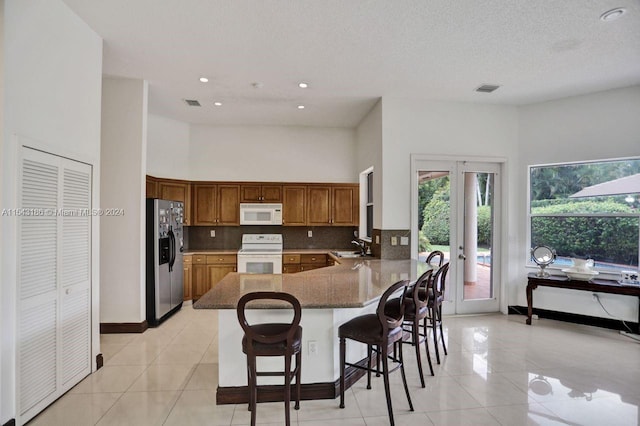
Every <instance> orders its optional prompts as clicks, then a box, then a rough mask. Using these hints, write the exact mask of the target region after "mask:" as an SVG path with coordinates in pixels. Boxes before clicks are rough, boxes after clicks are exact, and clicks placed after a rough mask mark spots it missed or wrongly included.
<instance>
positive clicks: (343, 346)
mask: <svg viewBox="0 0 640 426" xmlns="http://www.w3.org/2000/svg"><path fill="white" fill-rule="evenodd" d="M346 349H347V348H346V343H345V339H344V337H341V338H340V408H344V363H345V352H346Z"/></svg>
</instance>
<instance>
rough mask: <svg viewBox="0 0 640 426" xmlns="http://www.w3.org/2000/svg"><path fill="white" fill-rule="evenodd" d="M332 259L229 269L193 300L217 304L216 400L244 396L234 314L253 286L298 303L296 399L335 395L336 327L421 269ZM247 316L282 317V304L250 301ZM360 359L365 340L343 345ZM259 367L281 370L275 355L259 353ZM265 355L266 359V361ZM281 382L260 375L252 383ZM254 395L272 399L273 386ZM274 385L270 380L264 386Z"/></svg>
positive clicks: (403, 263) (402, 263)
mask: <svg viewBox="0 0 640 426" xmlns="http://www.w3.org/2000/svg"><path fill="white" fill-rule="evenodd" d="M335 260H336V262H335V265H334V266H329V267H325V268H320V269H314V270H311V271H305V272H299V273H295V274H283V275H275V274H274V275H270V274H238V273H229V274H227V275H226V276H225V278H223V279H222V280H221V281H220V282H219V283H218V284H217V285H216V286H215V287H214V288H212V289H211V290H209V291H208V292H207V293H206V294H205V295H203V296H202V297H201V298H200V299H199V300H198V301H197V302H195V303H194V305H193V307H194V308H195V309H218V310H219V319H218V324H219V332H218V347H219V365H218V373H219V378H218V383H219V387H218V392H217V402H218V404H227V403H242V402H246V398H247V391H246V385H247V382H246V360H245V355H244V354H243V353H242V345H241V340H242V336H243V333H242V329H241V328H240V325H239V324H238V319H237V316H236V306H237V302H238V300H239V299H240V297H241V296H242V295H243V294H246V293H249V292H253V291H282V292H286V293H290V294H292V295H294V296H295V297H296V298H297V299H298V300H299V301H300V304H301V305H302V321H301V325H302V327H303V333H302V337H303V342H302V344H303V357H302V398H303V399H322V398H335V397H336V396H337V395H338V394H337V383H338V381H339V378H340V359H339V351H338V327H339V326H340V325H341V324H342V323H344V322H346V321H348V320H349V319H351V318H353V317H355V316H357V315H362V314H363V313H371V312H374V311H375V308H376V305H377V303H376V302H377V301H378V299H379V297H380V295H381V294H382V293H383V292H384V290H385V289H387V288H388V287H389V286H390V285H391V284H393V283H395V282H396V281H399V280H404V279H407V280H412V281H413V280H415V279H416V278H417V277H418V276H419V275H420V274H422V273H423V272H424V271H426V270H427V269H428V266H427V265H426V264H425V263H424V262H418V261H416V260H381V259H372V258H367V257H363V258H354V259H348V258H336V259H335ZM252 308H253V309H252V310H251V312H250V314H251V315H250V318H249V320H250V321H253V322H256V323H258V322H274V321H276V322H278V321H282V322H284V321H288V320H289V317H290V314H289V312H288V311H287V310H283V309H278V307H277V306H274V305H253V306H252ZM365 357H366V346H365V345H355V344H353V345H348V346H347V360H349V361H353V362H355V361H358V360H361V359H363V358H365ZM260 361H265V364H263V365H264V366H266V368H274V369H277V368H281V365H279V364H278V362H279V361H280V364H281V360H277V359H273V360H272V359H266V360H260ZM270 361H273V363H274V364H271V365H270V364H269V362H270ZM264 383H266V384H273V385H276V384H278V383H281V380H278V379H274V380H273V381H272V382H268V381H267V378H265V380H263V381H261V382H260V384H264ZM269 388H270V387H269V386H267V387H266V388H265V392H264V393H262V394H259V400H261V401H266V400H277V395H278V392H277V391H274V392H271V393H270V392H269ZM271 388H272V389H277V386H272V387H271Z"/></svg>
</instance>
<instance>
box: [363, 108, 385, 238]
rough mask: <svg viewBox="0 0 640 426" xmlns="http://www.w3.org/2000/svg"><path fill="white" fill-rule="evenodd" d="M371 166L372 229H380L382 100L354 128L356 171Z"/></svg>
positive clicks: (382, 173) (382, 171) (382, 172)
mask: <svg viewBox="0 0 640 426" xmlns="http://www.w3.org/2000/svg"><path fill="white" fill-rule="evenodd" d="M371 166H373V228H374V229H381V228H382V203H383V202H382V177H383V175H384V170H383V169H382V100H380V101H378V103H376V105H375V106H374V107H373V108H372V109H371V111H369V114H367V115H366V116H365V118H363V119H362V121H361V122H360V124H359V125H358V127H357V128H356V171H357V172H358V173H361V172H362V171H364V170H366V169H368V168H369V167H371Z"/></svg>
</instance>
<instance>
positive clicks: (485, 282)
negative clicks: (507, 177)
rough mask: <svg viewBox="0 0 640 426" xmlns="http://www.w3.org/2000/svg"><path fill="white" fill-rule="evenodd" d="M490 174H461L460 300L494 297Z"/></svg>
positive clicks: (491, 180) (492, 178)
mask: <svg viewBox="0 0 640 426" xmlns="http://www.w3.org/2000/svg"><path fill="white" fill-rule="evenodd" d="M494 179H495V176H494V174H493V173H480V172H473V173H471V172H466V173H464V224H463V226H464V241H462V242H461V243H462V245H463V253H464V257H465V259H464V271H463V274H464V291H463V299H465V300H470V299H471V300H475V299H490V298H492V297H493V271H492V268H491V259H492V247H493V228H494V226H493V225H494V212H493V190H494V188H493V187H494V185H493V182H494Z"/></svg>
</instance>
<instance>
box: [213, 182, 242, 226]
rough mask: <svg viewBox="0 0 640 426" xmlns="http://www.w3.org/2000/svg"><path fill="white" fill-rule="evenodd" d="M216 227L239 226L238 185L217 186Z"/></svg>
mask: <svg viewBox="0 0 640 426" xmlns="http://www.w3.org/2000/svg"><path fill="white" fill-rule="evenodd" d="M218 225H240V185H218Z"/></svg>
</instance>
